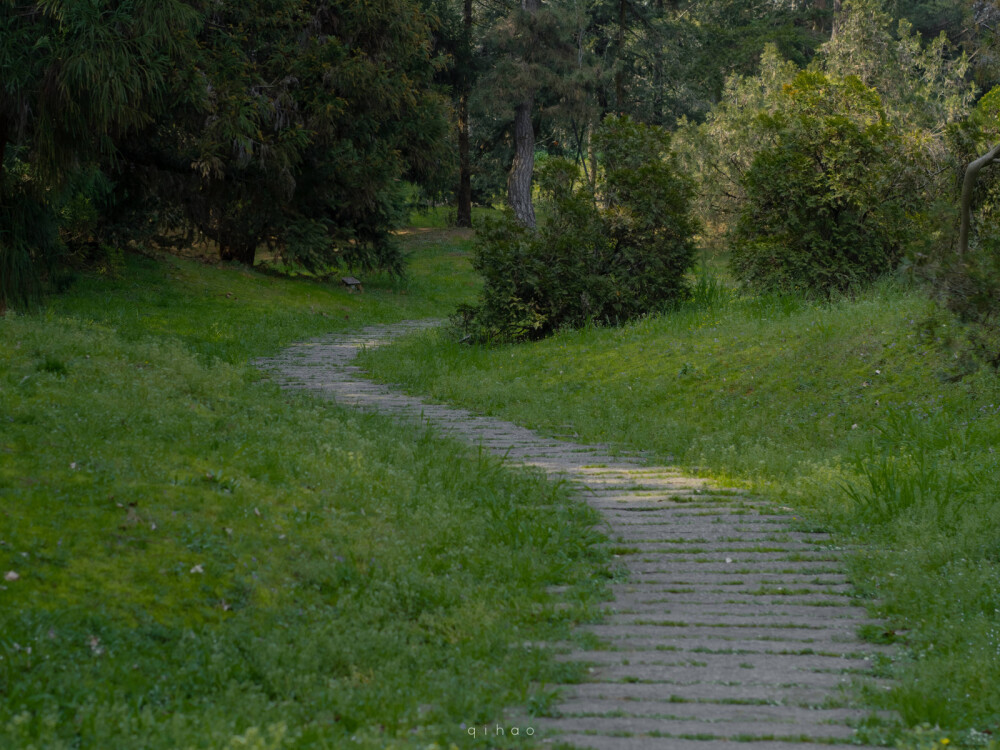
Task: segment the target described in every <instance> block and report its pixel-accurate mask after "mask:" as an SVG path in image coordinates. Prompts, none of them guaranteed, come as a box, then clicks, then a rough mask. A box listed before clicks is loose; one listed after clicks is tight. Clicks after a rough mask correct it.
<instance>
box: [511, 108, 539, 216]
mask: <svg viewBox="0 0 1000 750" xmlns="http://www.w3.org/2000/svg"><path fill="white" fill-rule="evenodd" d="M534 107H535V97H534V95H530V96H528V97H527V98H526V99H524V100H523V101H522V102H521V103H520V104H518V105H517V107H516V108H515V110H514V162H513V164H511V166H510V174H508V175H507V200H509V201H510V206H511V208H513V209H514V216H516V217H517V220H518V221H519V222H520V223H521V224H523V225H524V226H526V227H531V228H534V226H535V207H534V205H533V204H532V202H531V177H532V174H533V173H534V171H535V129H534V127H533V126H532V124H531V111H532V110H533V109H534Z"/></svg>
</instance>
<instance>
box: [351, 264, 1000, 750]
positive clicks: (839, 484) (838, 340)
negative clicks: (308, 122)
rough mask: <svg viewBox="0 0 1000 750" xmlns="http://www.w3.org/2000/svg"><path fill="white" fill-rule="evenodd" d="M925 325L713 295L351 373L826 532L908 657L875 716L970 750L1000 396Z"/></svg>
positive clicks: (992, 603) (996, 601) (922, 314)
mask: <svg viewBox="0 0 1000 750" xmlns="http://www.w3.org/2000/svg"><path fill="white" fill-rule="evenodd" d="M709 288H711V287H709ZM928 316H929V307H928V302H927V301H926V298H925V297H924V296H923V295H922V294H921V293H920V292H919V291H916V290H912V289H908V288H903V287H900V286H899V285H896V284H891V283H886V284H882V285H880V286H878V287H876V288H874V289H872V290H870V291H869V292H867V293H865V294H863V295H861V296H859V297H858V298H856V299H842V300H839V301H835V302H831V303H816V302H806V301H804V300H801V299H798V298H794V297H765V298H759V297H737V296H735V295H734V294H732V293H728V292H726V291H725V290H720V289H718V288H716V289H715V293H714V294H704V293H703V294H701V295H700V298H699V299H696V300H695V302H694V303H692V304H689V305H687V306H685V307H683V308H681V309H678V310H676V311H674V312H670V313H666V314H662V315H656V316H652V317H649V318H647V319H644V320H642V321H640V322H637V323H635V324H633V325H629V326H626V327H624V328H620V329H600V328H591V329H587V330H581V331H567V332H564V333H562V334H559V335H557V336H555V337H553V338H551V339H549V340H546V341H542V342H538V343H533V344H527V345H517V346H513V345H512V346H501V347H496V348H482V347H473V346H468V345H463V344H459V343H456V342H455V341H454V340H453V339H451V338H449V337H448V336H446V335H444V334H442V333H441V332H429V333H423V334H420V335H415V336H413V337H411V338H409V339H405V340H402V341H400V342H399V343H397V344H394V345H393V346H391V347H387V348H383V349H378V350H374V351H370V352H367V353H365V354H364V356H363V359H362V362H363V364H364V366H366V367H367V368H369V369H370V370H371V372H372V373H373V374H374V376H375V377H376V378H378V379H380V380H383V381H387V382H394V383H400V384H403V385H404V386H405V387H406V388H407V389H408V390H410V391H413V392H419V393H424V394H429V395H431V396H432V397H434V398H436V399H441V400H446V401H448V402H454V403H456V404H460V405H463V406H466V407H470V408H473V409H477V410H480V411H483V412H486V413H489V414H496V415H500V416H503V417H505V418H508V419H511V420H513V421H516V422H518V423H520V424H523V425H526V426H529V427H534V428H537V429H540V430H542V431H545V432H548V433H551V434H559V435H566V434H569V435H572V436H575V438H576V439H578V440H582V441H586V442H596V441H604V442H608V443H610V444H611V445H613V446H617V447H618V448H620V449H643V450H649V451H652V453H653V455H654V456H655V458H656V459H657V460H660V461H663V462H670V463H676V464H679V465H681V466H684V467H687V468H688V469H691V470H695V471H699V472H701V473H703V474H707V475H711V476H715V477H718V478H720V479H722V480H724V481H726V482H736V483H742V484H744V485H746V486H749V487H752V488H754V489H755V490H756V491H758V492H761V493H764V494H766V495H767V496H768V497H770V498H772V499H773V500H775V501H776V502H778V503H781V504H784V505H788V506H791V507H794V508H796V509H797V510H799V511H800V512H807V513H809V514H810V515H811V516H812V517H814V518H816V519H818V520H819V521H820V522H821V523H824V524H826V525H828V526H829V527H831V528H833V529H834V530H835V531H836V532H837V533H838V534H839V536H840V538H841V539H843V540H844V541H845V542H848V541H849V542H852V543H854V544H857V545H859V551H858V552H857V554H855V555H854V556H853V558H852V560H851V572H852V575H853V580H854V581H855V584H856V586H857V588H858V591H859V593H860V594H861V595H863V596H866V597H870V598H871V599H872V607H873V609H874V611H875V612H876V613H877V614H879V615H881V616H882V617H885V618H886V620H887V622H888V627H889V629H888V631H887V632H885V633H881V632H880V633H872V634H870V635H871V636H872V637H876V638H878V639H882V640H893V641H897V642H900V643H902V644H903V645H904V646H905V650H904V652H903V653H904V656H903V657H902V658H901V659H900V660H898V661H897V662H896V663H895V664H893V665H892V666H891V667H890V669H891V671H892V674H894V675H895V676H896V677H898V678H900V680H901V683H900V686H899V687H898V688H897V689H895V690H892V691H887V692H883V693H881V694H876V695H872V696H870V699H871V702H872V704H873V705H875V706H879V705H883V706H886V707H889V708H894V709H898V710H899V711H900V712H901V713H902V716H903V718H904V720H905V722H906V723H907V724H908V725H909V726H911V727H918V726H919V725H921V724H929V725H931V726H940V727H941V728H943V729H944V730H947V732H949V733H951V734H950V736H949V739H951V741H952V743H957V742H965V743H967V744H970V745H972V746H974V745H975V743H976V742H977V741H978V739H982V740H983V741H984V742H985V740H986V739H988V738H989V736H990V735H989V734H981V735H980V734H976V732H994V733H1000V502H998V501H1000V455H998V453H997V451H998V450H1000V381H998V378H997V376H996V374H995V373H993V372H991V371H985V370H980V371H979V372H977V373H975V374H972V375H969V376H967V377H964V378H957V377H956V367H957V365H956V360H955V359H954V358H953V357H952V355H950V354H948V353H947V352H948V350H947V348H943V347H942V346H941V345H940V341H941V340H942V339H945V340H946V339H947V338H948V336H949V334H948V330H949V327H948V325H947V321H939V322H938V324H937V326H936V327H934V326H930V327H928V326H927V325H925V324H924V322H925V321H927V320H928V319H929V318H928ZM921 736H923V735H921ZM938 736H940V735H938ZM909 742H911V744H913V743H915V742H917V740H913V739H911V740H909ZM920 742H924V740H923V739H922V740H920ZM918 744H919V743H918Z"/></svg>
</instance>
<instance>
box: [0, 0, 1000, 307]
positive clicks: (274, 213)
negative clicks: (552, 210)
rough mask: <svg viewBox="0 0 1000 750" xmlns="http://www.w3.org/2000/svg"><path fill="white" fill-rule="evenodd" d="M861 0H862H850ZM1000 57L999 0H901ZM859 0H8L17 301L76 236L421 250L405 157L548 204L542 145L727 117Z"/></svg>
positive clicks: (6, 102)
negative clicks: (539, 188) (409, 218)
mask: <svg viewBox="0 0 1000 750" xmlns="http://www.w3.org/2000/svg"><path fill="white" fill-rule="evenodd" d="M848 4H849V3H846V0H845V3H844V5H845V6H846V5H848ZM881 6H883V7H884V9H885V11H886V12H887V13H889V14H890V15H894V16H896V17H902V16H906V17H907V18H910V19H911V20H912V22H913V25H914V26H915V28H916V30H917V31H919V32H922V33H923V34H924V36H925V37H927V38H929V37H932V36H934V35H935V34H937V33H939V32H944V33H945V34H946V35H947V36H948V37H949V39H950V40H951V41H952V43H953V45H954V46H953V50H954V54H958V51H960V50H964V52H965V53H966V54H967V56H968V60H969V61H970V68H969V77H970V79H971V80H974V81H975V82H976V83H977V85H978V87H979V90H980V91H986V90H988V89H989V88H992V86H993V84H994V83H995V82H996V80H997V79H998V70H1000V62H998V60H1000V51H998V48H997V45H996V41H995V40H996V34H995V33H994V30H995V29H997V28H998V23H1000V8H998V5H997V3H996V2H995V1H994V0H885V2H882V3H881ZM844 12H845V9H844V8H843V7H842V3H841V2H840V1H839V0H787V2H781V3H775V2H772V1H770V0H768V1H767V2H765V0H592V1H591V2H587V3H584V2H583V1H582V0H384V1H383V2H379V3H360V2H353V1H352V0H333V1H332V2H328V1H325V0H248V1H247V2H235V1H234V0H215V1H213V2H207V1H206V0H157V1H155V2H154V1H153V0H131V1H130V2H124V0H94V1H93V2H83V1H82V0H40V1H38V2H24V1H23V0H2V2H0V66H2V70H3V75H2V79H3V84H2V87H0V156H2V159H0V306H6V305H8V304H15V305H22V304H25V303H27V302H28V301H29V299H30V298H31V297H32V296H33V295H34V294H36V293H37V292H38V290H39V289H40V284H39V282H40V281H41V280H42V279H44V277H45V276H46V273H47V270H48V269H49V268H50V267H51V264H52V263H53V261H55V260H56V259H58V258H59V257H60V256H61V255H65V254H66V253H67V252H71V253H76V254H81V253H83V254H86V253H98V254H99V253H100V252H102V248H108V247H127V246H130V245H142V244H151V243H157V244H165V245H169V244H175V245H180V244H184V243H190V242H191V241H193V240H195V239H200V240H208V241H210V242H211V243H213V244H214V245H215V246H216V247H217V248H218V252H219V255H220V257H221V258H223V259H228V260H234V261H239V262H243V263H248V264H250V263H253V262H254V260H255V258H256V256H257V253H258V251H259V250H260V249H261V248H265V247H266V248H269V249H270V250H271V251H272V252H273V253H274V254H275V255H276V256H277V257H279V258H280V259H282V260H283V261H284V262H285V263H286V264H290V265H291V266H292V267H300V268H305V269H311V270H322V269H327V268H332V267H335V266H338V265H349V266H353V267H360V268H373V267H381V268H387V269H389V270H391V271H396V272H398V271H400V270H401V269H402V259H401V256H400V254H399V252H398V250H397V249H396V248H395V247H394V245H393V242H392V235H391V230H392V229H393V227H395V226H396V225H397V224H398V222H399V221H400V220H401V217H402V211H403V209H404V203H405V201H404V198H405V196H404V190H403V184H404V182H403V181H404V180H405V181H407V182H409V183H412V184H417V185H419V186H421V187H422V189H423V190H424V191H425V192H426V193H427V194H428V195H431V196H435V197H436V198H437V199H438V200H444V201H447V202H449V203H451V204H452V205H455V206H456V207H457V208H456V220H457V223H458V224H459V225H462V226H467V225H470V224H471V223H472V213H471V207H472V204H473V203H474V202H478V203H483V204H493V203H496V202H498V201H505V202H507V203H508V204H509V205H510V206H511V207H512V208H513V210H514V213H515V215H516V216H517V217H518V220H519V221H520V222H521V223H522V224H524V225H526V226H531V225H533V223H534V211H533V205H532V185H533V174H534V161H535V159H536V157H537V156H538V155H544V156H558V157H563V158H568V159H570V160H572V161H574V162H575V163H576V164H577V166H578V168H579V169H581V172H582V174H583V177H584V179H585V180H587V181H588V182H589V183H590V184H591V185H594V184H596V183H595V181H596V179H597V170H598V161H597V154H596V152H595V149H594V142H593V135H594V134H595V133H596V131H597V129H598V127H599V126H600V123H601V122H602V121H603V119H604V118H605V117H606V116H608V115H617V116H621V115H628V116H629V117H631V118H633V119H634V120H635V121H637V122H641V123H646V124H649V125H658V126H664V127H666V128H668V129H673V128H674V127H675V126H676V123H677V121H678V118H685V119H686V120H687V121H689V122H695V123H697V122H700V121H702V120H703V119H705V117H706V116H708V115H709V113H711V112H713V111H714V110H713V108H714V107H715V106H716V104H717V103H718V102H719V101H720V98H722V96H723V93H724V89H725V86H726V82H727V80H730V79H731V78H732V77H733V76H740V75H751V74H752V73H754V71H755V70H756V69H757V66H758V64H759V60H760V57H761V53H762V51H763V49H764V47H765V45H766V44H771V45H773V46H774V47H775V48H776V49H777V51H778V53H779V54H780V55H781V56H782V57H783V58H785V59H787V60H789V61H791V62H792V63H794V64H795V65H797V66H799V67H802V66H805V65H806V64H808V63H809V62H810V61H811V60H813V58H814V57H815V56H816V54H817V51H818V50H819V49H820V47H821V45H823V44H824V43H826V42H827V41H829V40H830V38H831V37H832V36H835V35H836V33H837V29H838V24H839V19H840V17H841V15H842V14H843V13H844Z"/></svg>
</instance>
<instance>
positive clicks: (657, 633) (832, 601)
mask: <svg viewBox="0 0 1000 750" xmlns="http://www.w3.org/2000/svg"><path fill="white" fill-rule="evenodd" d="M434 324H435V322H434V321H411V322H408V323H402V324H398V325H393V326H372V327H369V328H365V329H362V330H361V331H358V332H356V333H353V334H339V335H332V336H328V337H325V338H321V339H317V340H314V341H309V342H303V343H301V344H296V345H295V346H292V347H290V348H289V349H287V350H286V351H285V352H283V353H282V354H280V355H279V356H277V357H274V358H272V359H267V360H261V361H260V362H259V364H260V365H261V366H262V367H264V368H266V369H268V370H270V371H272V372H273V374H274V378H275V379H276V380H277V381H278V382H279V383H280V384H281V385H283V386H285V387H288V388H296V389H304V390H308V391H312V392H314V393H317V394H318V395H322V396H324V397H327V398H332V399H334V400H336V401H337V403H339V404H341V405H344V406H351V407H357V408H361V409H370V410H376V411H379V412H382V413H388V414H391V415H396V416H398V417H400V418H402V419H410V420H420V421H421V422H423V423H426V424H429V425H432V426H433V429H435V430H436V431H439V432H440V433H442V434H445V435H450V436H454V437H457V438H460V439H463V440H466V441H468V442H470V443H472V444H474V445H479V446H482V448H483V449H484V450H488V451H490V452H492V453H495V454H497V455H499V456H501V457H504V458H505V459H506V460H507V461H510V462H513V463H521V464H526V465H529V466H534V467H538V468H540V469H542V470H544V471H546V472H547V473H549V474H550V475H552V476H553V477H554V478H560V479H568V480H570V481H571V482H572V483H573V484H574V485H575V486H576V487H577V488H578V489H579V497H580V499H581V501H583V502H586V503H588V504H589V505H591V506H592V507H593V508H595V509H597V510H598V511H599V512H600V513H601V515H602V517H603V518H604V523H603V525H602V528H601V530H602V531H604V532H605V533H606V534H607V535H608V538H609V548H610V550H611V551H612V553H613V554H614V555H615V557H616V559H615V562H614V567H615V568H616V571H617V572H618V573H620V574H621V578H622V580H621V582H620V583H616V584H615V585H613V586H612V593H613V595H614V600H613V601H611V602H609V604H608V607H607V610H606V617H605V619H604V621H603V622H602V623H601V624H597V625H588V626H584V627H581V631H583V632H589V633H590V634H592V635H598V636H600V637H601V638H603V639H604V642H605V646H604V648H605V650H592V649H591V650H585V649H582V648H578V647H575V646H573V644H539V645H540V646H541V645H547V646H548V647H549V648H551V649H552V651H553V652H554V653H556V654H557V656H556V658H558V659H560V660H564V661H579V662H583V663H585V664H587V665H589V667H588V669H589V673H590V675H591V678H592V680H591V681H588V682H585V683H582V684H578V685H565V686H562V687H561V688H560V692H561V698H562V702H561V703H557V704H556V706H555V707H554V709H553V710H552V716H549V717H535V718H532V719H531V723H532V725H533V726H534V727H536V728H537V730H538V736H537V737H535V738H534V739H535V740H538V739H540V738H541V739H542V741H543V743H564V744H568V745H572V746H576V747H579V748H594V749H595V750H650V749H652V748H664V749H666V750H815V748H816V747H817V746H818V745H817V744H816V743H817V742H819V743H825V742H831V741H832V742H850V741H852V738H853V737H854V730H853V729H852V727H853V726H854V725H855V724H856V723H857V722H858V721H860V720H861V719H863V718H864V717H865V716H866V714H865V713H864V712H862V711H860V710H857V709H855V708H852V707H851V706H850V700H851V695H852V694H853V693H852V691H851V689H849V688H845V686H847V685H850V684H851V683H855V682H858V681H867V682H869V684H872V683H874V684H877V681H873V680H871V679H870V677H869V672H870V670H869V665H870V664H871V660H872V658H873V657H874V656H875V655H876V654H882V653H891V649H890V648H889V647H885V646H875V645H872V644H867V643H862V642H861V641H859V640H858V639H857V637H856V635H855V633H856V630H857V628H858V627H860V626H861V625H865V624H871V623H872V620H870V619H869V618H868V616H867V613H866V612H865V610H864V609H863V608H861V607H859V606H857V602H856V601H855V600H854V599H852V598H851V596H850V594H851V591H852V588H851V585H850V582H849V581H848V580H847V578H846V576H845V575H844V572H843V570H842V568H841V567H840V561H841V560H842V558H843V555H844V551H843V550H839V549H834V548H832V547H831V546H830V540H829V537H828V536H827V535H825V534H817V533H811V532H809V531H808V530H804V529H803V528H802V527H801V526H800V525H799V523H798V521H799V519H797V518H796V517H795V516H794V514H793V513H792V512H790V511H788V510H787V509H781V508H776V507H774V506H772V505H769V504H767V503H765V502H763V501H761V500H759V499H757V498H754V497H751V496H750V495H748V494H747V493H746V492H745V491H743V490H739V489H732V488H713V487H711V486H710V484H709V483H708V482H706V481H705V480H704V479H701V478H698V477H689V476H684V475H683V474H682V473H681V472H679V471H678V470H676V469H674V468H671V467H657V466H648V465H643V462H644V460H645V459H644V458H643V457H642V456H612V455H610V452H609V451H608V449H607V448H605V447H603V446H594V445H580V444H576V443H573V442H572V441H570V440H559V439H554V438H551V437H544V436H541V435H538V434H536V433H534V432H532V431H531V430H528V429H525V428H523V427H520V426H518V425H515V424H512V423H509V422H504V421H503V420H499V419H495V418H492V417H483V416H480V415H477V414H474V413H473V412H470V411H468V410H466V409H460V408H456V407H451V406H446V405H442V404H429V403H424V402H423V401H421V400H420V399H418V398H414V397H411V396H407V395H405V394H402V393H400V392H399V391H396V390H393V389H392V388H390V387H387V386H383V385H380V384H376V383H373V382H371V381H369V380H366V379H365V375H364V372H363V371H362V370H361V369H360V368H358V367H357V366H356V365H354V364H352V361H353V359H354V358H355V356H356V354H357V352H358V351H359V350H360V349H361V348H362V347H375V346H379V345H382V344H384V343H386V342H387V341H389V340H391V339H392V338H395V337H397V336H401V335H405V334H407V333H410V332H415V331H420V330H424V329H426V328H428V327H429V326H431V325H434ZM554 593H556V594H557V593H558V590H557V589H556V590H554ZM563 651H565V652H567V653H563ZM882 687H891V686H884V685H883V686H882ZM853 746H854V747H858V745H853Z"/></svg>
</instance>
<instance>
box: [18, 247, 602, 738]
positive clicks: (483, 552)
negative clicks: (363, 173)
mask: <svg viewBox="0 0 1000 750" xmlns="http://www.w3.org/2000/svg"><path fill="white" fill-rule="evenodd" d="M426 239H427V238H426V237H425V238H424V240H426ZM453 239H454V238H453ZM425 245H426V246H425V247H423V248H422V249H418V255H417V257H415V259H414V273H413V276H412V278H411V279H410V280H409V281H408V282H406V283H395V282H391V281H390V280H388V279H381V280H380V279H377V278H376V279H366V292H365V294H363V295H359V294H356V295H349V294H348V293H347V292H346V291H344V290H342V289H339V288H337V287H336V286H330V285H323V284H318V283H313V282H308V281H289V280H284V279H278V278H274V277H269V276H263V275H260V274H257V273H253V272H247V271H243V270H240V269H238V268H214V267H203V266H201V265H199V264H196V263H193V262H185V261H179V260H175V259H165V260H162V261H158V262H154V261H150V260H142V259H138V260H132V261H130V262H129V265H128V267H127V268H126V269H125V273H124V275H123V277H122V278H120V279H118V280H110V281H97V280H87V279H81V280H79V281H78V283H77V284H76V286H75V287H74V288H73V289H72V290H71V291H70V292H69V293H68V294H67V295H65V296H63V297H60V298H55V299H53V300H51V302H50V305H49V307H48V309H47V310H44V311H43V312H41V313H39V314H34V315H8V316H7V317H5V318H3V319H0V576H2V578H3V580H0V747H4V748H7V747H10V748H29V747H36V748H43V747H44V748H100V749H101V750H107V749H112V748H137V747H142V748H179V747H184V748H225V747H255V748H285V747H302V748H306V747H308V748H324V747H326V748H343V747H362V748H363V747H371V748H375V747H378V748H382V747H421V748H426V747H429V746H433V745H435V744H438V745H441V746H447V745H448V744H450V743H452V742H462V744H463V746H477V745H476V743H475V742H473V741H472V740H471V739H470V738H469V736H468V734H467V733H466V731H465V730H464V729H463V728H462V723H463V722H465V723H467V724H468V725H474V724H487V723H490V722H493V723H496V722H497V721H498V720H502V716H503V714H502V709H503V707H504V706H508V705H512V704H514V705H520V706H522V707H524V706H528V705H532V704H538V705H543V704H544V703H545V701H546V700H548V697H547V695H546V690H545V687H544V685H545V684H546V683H550V682H553V681H555V680H556V679H557V678H559V677H561V676H562V675H563V673H565V672H566V671H567V670H572V669H574V667H572V666H567V665H562V664H556V663H554V662H553V661H552V660H551V659H550V658H549V657H548V655H547V654H546V652H545V651H544V650H542V649H539V648H538V647H537V645H533V644H537V643H538V642H539V641H542V640H545V639H549V638H553V639H558V638H564V637H566V635H567V633H568V631H569V627H570V624H571V623H573V622H575V621H578V620H580V619H582V618H589V617H591V616H592V614H593V612H594V611H595V607H593V606H591V603H592V601H593V600H594V599H595V598H596V596H597V590H598V589H599V588H600V587H601V580H602V577H601V576H602V571H603V569H604V568H603V565H604V561H603V559H602V558H601V556H600V554H599V553H597V552H595V551H594V547H593V545H592V541H593V539H594V536H593V533H594V532H592V531H590V529H589V527H590V524H591V523H592V522H593V520H594V519H593V518H592V516H591V512H590V511H588V510H586V509H585V508H584V507H583V506H582V505H581V504H578V503H575V502H571V501H570V500H569V499H568V497H567V493H566V491H565V489H564V488H562V487H560V486H558V485H554V484H552V483H549V482H546V481H544V480H543V479H542V478H541V477H540V476H538V475H536V474H531V473H528V472H515V471H510V470H507V469H505V468H503V467H501V466H500V464H499V463H498V462H497V461H495V460H493V459H491V458H489V457H486V456H485V455H482V454H480V453H478V452H477V451H475V450H474V449H469V448H466V447H463V446H460V445H458V444H457V443H455V442H452V441H445V440H441V439H439V438H437V437H435V436H434V435H433V434H432V433H430V432H428V431H427V430H425V429H423V428H419V427H416V426H405V425H404V426H401V425H399V424H395V423H393V422H392V421H391V420H388V419H385V418H380V417H376V416H371V415H361V414H356V413H352V412H350V411H347V410H342V409H339V408H337V407H335V406H333V405H331V404H329V403H327V402H323V401H319V400H317V399H315V398H312V397H309V396H305V395H297V394H289V393H286V392H281V391H279V390H278V389H277V388H276V387H275V386H274V385H272V384H270V383H268V382H267V381H266V380H261V376H260V374H259V373H258V372H257V371H256V370H254V369H253V368H252V367H251V366H250V365H249V364H248V360H249V359H250V358H251V357H253V356H257V355H265V354H270V353H272V352H274V351H276V350H277V349H278V348H279V347H281V346H282V345H284V344H285V343H288V342H290V341H292V340H297V339H302V338H306V337H309V336H312V335H316V334H320V333H323V332H326V331H329V330H331V329H334V328H342V327H347V326H354V325H358V324H360V323H361V322H369V321H371V322H374V321H388V320H392V319H394V318H403V317H419V316H428V315H435V314H441V313H442V312H443V310H442V304H443V301H444V300H448V303H449V304H450V303H451V301H453V300H454V299H455V298H456V297H461V296H463V295H466V294H468V293H469V291H470V290H472V289H474V286H475V281H474V279H472V277H471V276H470V274H469V272H468V267H467V263H466V261H465V259H464V244H463V241H461V240H454V241H449V243H447V244H446V245H445V246H443V247H436V248H435V247H431V246H430V245H429V244H428V243H427V242H425ZM411 247H414V245H412V244H411ZM345 318H349V319H345ZM552 585H560V586H568V587H569V589H568V593H567V594H565V595H564V596H563V598H564V599H566V598H568V600H569V602H570V605H569V606H565V603H564V604H563V605H560V606H557V602H555V601H553V597H552V596H551V595H550V594H548V593H547V591H546V589H547V587H549V586H552ZM485 742H486V741H485V740H482V741H481V742H480V743H479V745H483V744H484V743H485ZM491 742H493V741H492V740H491ZM522 742H523V740H522ZM494 744H496V743H495V742H494Z"/></svg>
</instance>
